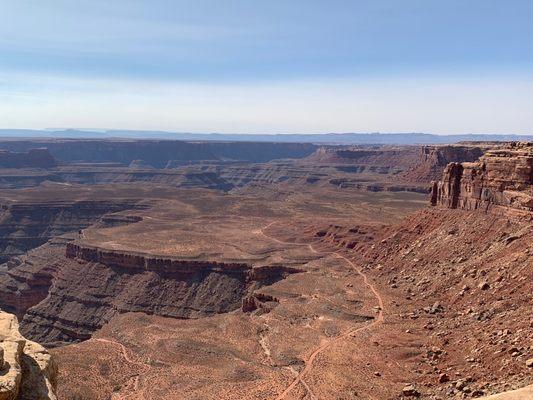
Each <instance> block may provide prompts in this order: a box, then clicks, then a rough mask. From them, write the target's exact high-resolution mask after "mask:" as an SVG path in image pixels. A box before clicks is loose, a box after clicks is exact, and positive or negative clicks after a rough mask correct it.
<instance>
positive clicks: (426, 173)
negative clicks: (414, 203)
mask: <svg viewBox="0 0 533 400" xmlns="http://www.w3.org/2000/svg"><path fill="white" fill-rule="evenodd" d="M483 152H484V151H483V149H482V148H481V147H477V146H466V145H465V146H462V145H450V146H422V147H421V148H420V152H419V158H418V162H417V163H416V165H415V166H413V167H412V168H410V169H409V170H408V171H406V172H405V174H404V177H405V178H407V179H408V180H410V181H413V182H430V181H433V180H438V179H439V178H440V177H441V176H442V172H443V171H444V168H445V167H446V166H447V165H448V164H449V163H451V162H473V161H476V160H477V159H478V158H479V157H481V156H482V155H483Z"/></svg>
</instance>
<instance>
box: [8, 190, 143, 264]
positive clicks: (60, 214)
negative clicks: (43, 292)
mask: <svg viewBox="0 0 533 400" xmlns="http://www.w3.org/2000/svg"><path fill="white" fill-rule="evenodd" d="M135 203H136V201H133V200H118V201H115V200H109V201H105V200H103V201H97V200H96V201H92V200H79V201H78V200H73V201H55V200H54V201H43V200H41V199H35V200H34V201H13V202H9V201H4V202H2V204H0V262H5V261H7V260H8V259H9V258H10V257H14V256H18V255H20V254H24V253H25V252H26V251H28V250H29V249H32V248H35V247H38V246H40V245H42V244H44V243H46V242H47V241H48V240H49V239H51V238H52V237H55V236H58V235H61V234H63V233H66V232H73V231H78V230H79V229H82V228H85V227H86V226H88V225H90V224H91V223H94V222H96V221H97V220H98V218H100V217H101V216H102V215H104V214H107V213H113V212H117V211H122V210H125V209H129V208H133V207H134V206H135Z"/></svg>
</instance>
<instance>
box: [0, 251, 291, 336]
mask: <svg viewBox="0 0 533 400" xmlns="http://www.w3.org/2000/svg"><path fill="white" fill-rule="evenodd" d="M296 272H300V270H299V269H297V268H291V267H287V266H283V265H260V266H251V265H249V264H247V263H244V262H234V263H232V262H216V261H198V260H186V259H178V258H171V257H167V256H157V255H153V254H144V253H135V252H130V251H119V250H109V249H103V248H98V247H96V246H90V245H88V244H83V245H82V244H79V243H68V244H66V246H65V245H61V244H54V243H49V244H47V245H44V246H41V247H39V248H37V249H35V250H33V251H31V252H29V253H28V255H27V256H23V257H20V259H19V260H18V261H17V262H16V263H12V265H11V266H10V267H9V269H8V271H7V273H5V274H3V275H2V276H1V277H0V293H1V302H2V304H4V306H9V307H10V309H13V311H16V312H17V314H18V315H20V316H23V319H22V322H21V326H22V332H23V333H24V334H25V335H27V336H28V337H31V338H32V339H34V340H37V341H39V342H41V343H45V344H46V345H49V346H54V345H59V344H62V343H68V342H76V341H80V340H85V339H88V338H89V337H90V336H91V334H92V333H93V332H94V331H96V330H97V329H99V328H100V327H101V326H102V325H104V324H105V323H106V322H108V321H109V320H110V319H111V318H112V317H113V316H115V315H116V314H119V313H124V312H145V313H148V314H155V315H161V316H166V317H173V318H183V319H188V318H201V317H205V316H209V315H214V314H220V313H225V312H229V311H233V310H236V309H239V308H240V307H241V305H242V299H243V298H246V297H249V296H251V295H252V294H253V293H254V291H255V290H257V289H259V288H260V287H262V286H265V285H270V284H272V283H274V282H276V281H278V280H281V279H284V278H285V277H286V276H287V275H289V274H292V273H296Z"/></svg>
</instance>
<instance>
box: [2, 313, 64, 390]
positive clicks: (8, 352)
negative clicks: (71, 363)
mask: <svg viewBox="0 0 533 400" xmlns="http://www.w3.org/2000/svg"><path fill="white" fill-rule="evenodd" d="M0 366H1V372H0V400H15V399H17V400H55V399H56V396H55V385H56V377H57V366H56V364H55V362H54V360H53V359H52V357H51V355H50V354H49V353H48V352H47V351H46V350H45V348H44V347H42V346H41V345H39V344H38V343H35V342H32V341H30V340H27V339H26V338H24V337H23V336H22V335H21V334H20V332H19V325H18V321H17V317H16V316H14V315H13V314H9V313H6V312H3V311H0Z"/></svg>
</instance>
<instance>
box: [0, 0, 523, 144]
mask: <svg viewBox="0 0 533 400" xmlns="http://www.w3.org/2000/svg"><path fill="white" fill-rule="evenodd" d="M532 19H533V1H531V0H506V1H501V0H446V1H443V0H401V1H399V0H268V1H260V0H189V1H184V0H168V1H167V0H150V1H141V0H127V1H126V0H112V1H111V0H108V1H102V0H90V1H86V0H76V1H71V0H68V1H67V0H65V1H63V0H47V1H42V0H36V1H31V0H0V127H1V128H34V129H39V128H59V127H61V128H67V127H70V128H95V129H97V128H98V129H142V130H167V131H179V132H223V133H321V132H324V133H325V132H427V133H440V134H452V133H519V134H520V133H523V134H531V133H533V112H532V110H533V40H532V39H531V38H533V23H531V21H532Z"/></svg>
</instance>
